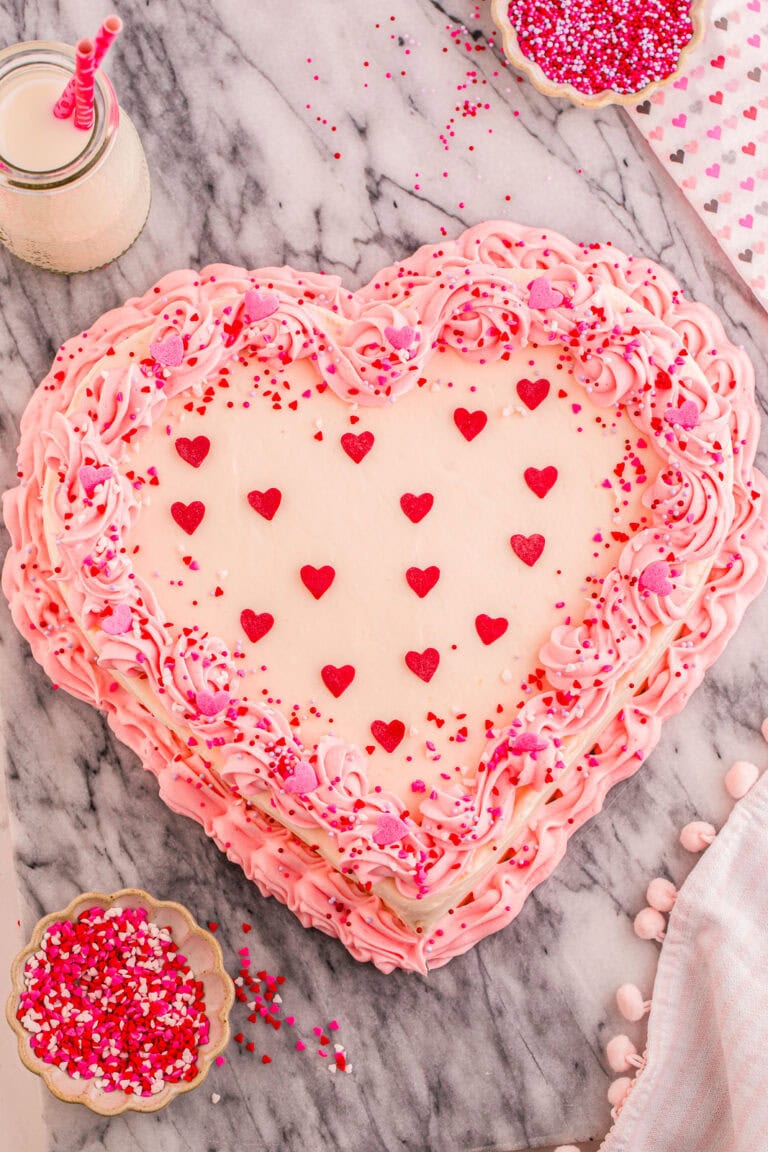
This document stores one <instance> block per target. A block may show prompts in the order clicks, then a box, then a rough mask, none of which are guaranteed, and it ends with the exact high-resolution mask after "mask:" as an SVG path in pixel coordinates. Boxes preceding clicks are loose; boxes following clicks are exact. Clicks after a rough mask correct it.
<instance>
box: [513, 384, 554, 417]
mask: <svg viewBox="0 0 768 1152" xmlns="http://www.w3.org/2000/svg"><path fill="white" fill-rule="evenodd" d="M517 394H518V396H519V397H520V399H521V400H522V402H523V404H525V406H526V408H530V410H531V412H533V410H534V408H538V406H539V404H541V402H542V401H543V400H546V398H547V396H548V395H549V380H543V379H539V380H518V382H517Z"/></svg>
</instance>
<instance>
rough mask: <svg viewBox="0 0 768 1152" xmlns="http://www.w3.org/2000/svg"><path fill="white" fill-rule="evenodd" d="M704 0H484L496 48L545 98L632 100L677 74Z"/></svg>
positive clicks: (699, 24) (699, 29) (694, 41)
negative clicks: (497, 34) (498, 40)
mask: <svg viewBox="0 0 768 1152" xmlns="http://www.w3.org/2000/svg"><path fill="white" fill-rule="evenodd" d="M705 2H706V0H492V4H491V12H492V15H493V19H494V21H495V23H496V25H497V27H498V28H499V30H500V31H501V34H502V40H503V47H504V54H505V55H506V57H507V59H508V60H509V62H510V63H511V64H512V65H513V66H514V67H515V68H516V69H517V70H518V71H519V72H522V73H524V74H525V75H526V76H527V77H528V79H529V80H530V81H531V83H532V84H533V85H534V86H535V87H536V88H538V90H539V91H540V92H543V93H544V95H545V96H560V97H563V98H564V99H566V100H570V101H571V102H572V103H573V104H579V105H581V106H582V107H585V108H602V107H603V106H604V105H606V104H635V103H637V102H638V101H639V100H643V99H645V97H647V96H649V95H650V94H651V93H652V92H653V91H655V89H656V88H657V87H658V86H659V85H660V84H664V83H667V82H668V81H670V80H674V79H675V78H677V77H679V75H680V73H681V71H682V69H683V64H684V60H685V58H686V57H687V56H688V55H689V53H690V52H691V51H692V49H693V48H695V47H696V46H697V45H698V43H699V42H700V40H701V38H702V36H703V35H704V6H705Z"/></svg>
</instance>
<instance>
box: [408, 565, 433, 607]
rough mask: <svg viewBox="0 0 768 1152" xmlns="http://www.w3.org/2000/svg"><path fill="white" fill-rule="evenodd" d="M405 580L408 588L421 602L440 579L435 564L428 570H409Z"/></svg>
mask: <svg viewBox="0 0 768 1152" xmlns="http://www.w3.org/2000/svg"><path fill="white" fill-rule="evenodd" d="M405 578H406V580H407V581H408V586H409V587H410V588H412V589H413V591H414V592H415V593H416V595H417V596H418V597H419V598H420V599H422V600H423V599H424V597H425V596H426V595H427V593H428V592H431V591H432V589H433V588H434V586H435V584H437V582H438V580H439V579H440V569H439V568H438V567H437V566H436V565H435V564H431V565H430V566H429V568H409V569H408V571H407V572H406V574H405Z"/></svg>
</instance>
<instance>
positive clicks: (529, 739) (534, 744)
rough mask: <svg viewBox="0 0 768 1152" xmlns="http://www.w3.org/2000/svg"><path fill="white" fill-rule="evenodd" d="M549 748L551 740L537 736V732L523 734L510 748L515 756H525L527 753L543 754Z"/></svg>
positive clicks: (516, 738) (517, 737)
mask: <svg viewBox="0 0 768 1152" xmlns="http://www.w3.org/2000/svg"><path fill="white" fill-rule="evenodd" d="M548 746H549V740H545V739H544V737H543V736H537V735H536V733H535V732H521V733H520V735H519V736H516V737H515V739H514V740H513V742H512V743H511V744H510V746H509V750H510V752H511V753H512V755H513V756H523V755H525V753H526V752H543V751H544V749H545V748H547V747H548Z"/></svg>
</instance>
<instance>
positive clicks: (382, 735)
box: [371, 720, 405, 752]
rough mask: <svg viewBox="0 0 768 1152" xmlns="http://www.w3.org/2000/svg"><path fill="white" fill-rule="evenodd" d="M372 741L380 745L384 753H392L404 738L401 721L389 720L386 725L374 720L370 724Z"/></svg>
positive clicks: (403, 727)
mask: <svg viewBox="0 0 768 1152" xmlns="http://www.w3.org/2000/svg"><path fill="white" fill-rule="evenodd" d="M371 732H372V733H373V737H374V740H376V741H378V743H379V744H381V746H382V748H383V749H384V751H385V752H394V750H395V748H397V746H398V744H399V743H400V741H401V740H402V739H403V736H405V724H403V722H402V720H390V722H389V724H386V723H385V722H384V721H383V720H374V722H373V724H371Z"/></svg>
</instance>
